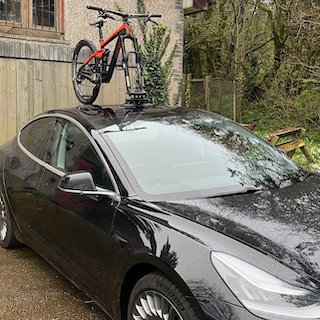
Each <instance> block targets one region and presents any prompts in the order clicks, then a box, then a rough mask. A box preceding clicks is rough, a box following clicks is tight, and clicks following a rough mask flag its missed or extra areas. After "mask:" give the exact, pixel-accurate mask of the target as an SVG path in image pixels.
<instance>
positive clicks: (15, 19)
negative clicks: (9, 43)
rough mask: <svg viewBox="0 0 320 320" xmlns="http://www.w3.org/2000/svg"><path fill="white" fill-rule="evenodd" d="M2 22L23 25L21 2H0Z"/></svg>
mask: <svg viewBox="0 0 320 320" xmlns="http://www.w3.org/2000/svg"><path fill="white" fill-rule="evenodd" d="M0 20H1V21H6V22H10V23H21V0H0Z"/></svg>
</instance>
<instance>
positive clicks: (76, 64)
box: [71, 40, 101, 104]
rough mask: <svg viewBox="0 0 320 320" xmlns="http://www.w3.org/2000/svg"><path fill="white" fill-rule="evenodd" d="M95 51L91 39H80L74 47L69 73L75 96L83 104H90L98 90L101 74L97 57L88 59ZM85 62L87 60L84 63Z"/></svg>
mask: <svg viewBox="0 0 320 320" xmlns="http://www.w3.org/2000/svg"><path fill="white" fill-rule="evenodd" d="M96 51H97V49H96V47H95V46H94V44H93V43H92V42H91V41H88V40H81V41H80V42H79V43H78V44H77V46H76V48H75V49H74V53H73V59H72V66H71V74H72V83H73V88H74V91H75V93H76V96H77V98H78V99H79V101H80V102H81V103H83V104H92V103H93V102H94V101H95V100H96V98H97V96H98V94H99V90H100V86H101V74H100V72H99V61H98V59H97V58H92V59H91V60H90V61H89V62H87V61H88V59H89V58H90V57H91V55H93V54H94V53H95V52H96ZM85 62H87V63H86V64H85Z"/></svg>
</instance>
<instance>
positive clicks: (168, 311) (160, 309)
mask: <svg viewBox="0 0 320 320" xmlns="http://www.w3.org/2000/svg"><path fill="white" fill-rule="evenodd" d="M132 318H133V319H134V320H142V319H143V320H151V319H152V320H155V319H163V320H182V316H181V314H180V313H179V312H178V310H177V309H176V307H175V306H174V305H173V303H172V302H171V301H170V300H169V299H167V298H166V297H165V296H164V295H162V294H160V293H159V292H156V291H145V292H143V293H142V294H140V295H139V296H138V298H137V299H136V302H135V303H134V306H133V310H132Z"/></svg>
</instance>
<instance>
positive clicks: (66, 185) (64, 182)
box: [59, 171, 97, 193]
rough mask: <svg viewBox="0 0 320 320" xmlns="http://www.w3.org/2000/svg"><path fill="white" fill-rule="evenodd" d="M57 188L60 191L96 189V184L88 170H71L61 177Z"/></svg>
mask: <svg viewBox="0 0 320 320" xmlns="http://www.w3.org/2000/svg"><path fill="white" fill-rule="evenodd" d="M59 189H60V190H61V191H68V192H71V193H72V192H73V191H76V193H78V192H79V191H80V192H83V191H96V190H97V189H96V186H95V185H94V182H93V178H92V175H91V173H90V172H87V171H82V172H73V173H69V174H66V175H65V176H63V177H62V179H61V181H60V184H59Z"/></svg>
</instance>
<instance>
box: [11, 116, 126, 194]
mask: <svg viewBox="0 0 320 320" xmlns="http://www.w3.org/2000/svg"><path fill="white" fill-rule="evenodd" d="M43 118H54V119H55V120H57V119H64V120H67V121H70V122H71V123H73V124H74V125H75V126H76V127H77V128H78V129H79V130H80V131H81V132H82V133H84V134H85V136H86V137H87V138H88V139H89V141H90V143H91V146H92V147H93V149H94V150H95V152H96V153H97V156H98V157H99V159H100V161H101V163H102V164H103V165H104V167H105V169H106V172H107V174H108V176H109V178H110V181H111V184H112V186H113V188H114V190H113V191H114V192H116V193H118V194H120V190H119V187H118V184H117V183H116V179H115V177H114V175H113V173H112V170H111V169H110V166H109V164H108V162H107V160H106V158H105V156H104V155H103V153H102V151H101V150H100V148H99V146H98V145H97V143H96V142H95V140H94V139H93V137H92V136H91V135H90V134H89V132H88V131H87V130H86V128H85V127H84V126H83V125H82V124H81V123H79V122H78V121H76V120H75V119H73V118H72V117H70V116H67V115H62V114H44V115H40V116H37V117H35V118H34V119H33V120H32V121H30V122H28V123H27V124H26V125H25V126H24V127H23V128H22V129H21V130H20V131H19V133H18V135H17V144H18V147H19V148H20V149H21V150H22V151H23V152H24V153H25V154H27V156H29V157H30V158H31V159H32V160H33V161H35V162H37V163H38V164H40V165H41V166H43V167H45V168H46V169H47V170H49V171H51V172H53V173H55V174H56V175H58V176H60V177H63V176H64V175H65V174H66V172H64V171H62V170H59V169H58V168H56V167H53V166H52V165H50V164H49V161H48V159H46V161H43V160H41V159H40V158H38V157H36V156H35V155H34V154H33V153H31V152H30V151H29V150H28V149H27V148H26V147H25V146H23V144H22V143H21V132H22V130H23V129H24V128H26V127H27V126H28V125H29V124H30V123H32V122H34V121H37V120H39V119H43ZM49 143H50V142H49Z"/></svg>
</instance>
